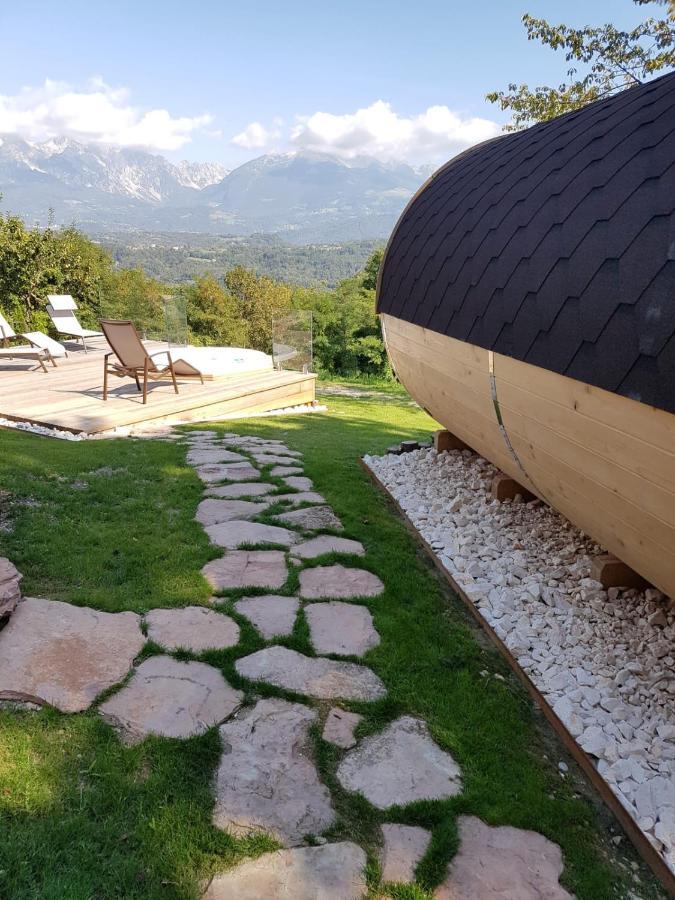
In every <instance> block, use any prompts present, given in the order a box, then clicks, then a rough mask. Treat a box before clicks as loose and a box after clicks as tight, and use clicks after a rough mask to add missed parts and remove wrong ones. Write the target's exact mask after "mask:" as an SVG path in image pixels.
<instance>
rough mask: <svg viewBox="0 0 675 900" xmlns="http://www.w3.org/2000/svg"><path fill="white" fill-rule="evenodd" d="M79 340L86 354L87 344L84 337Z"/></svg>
mask: <svg viewBox="0 0 675 900" xmlns="http://www.w3.org/2000/svg"><path fill="white" fill-rule="evenodd" d="M80 340H81V341H82V346H83V347H84V352H85V353H86V352H87V342H86V341H85V339H84V337H82V338H80Z"/></svg>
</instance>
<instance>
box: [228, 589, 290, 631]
mask: <svg viewBox="0 0 675 900" xmlns="http://www.w3.org/2000/svg"><path fill="white" fill-rule="evenodd" d="M234 605H235V609H236V610H237V612H238V613H239V615H241V616H244V618H245V619H248V620H249V622H251V623H252V624H253V625H254V626H255V628H256V629H257V631H258V633H259V634H260V636H261V637H263V638H265V640H266V641H269V640H271V639H272V638H275V637H285V636H286V635H289V634H291V633H292V632H293V627H294V626H295V618H296V616H297V614H298V608H299V607H300V601H299V600H298V599H297V597H279V596H277V595H276V594H266V595H265V596H264V597H242V599H241V600H237V602H236V603H235V604H234Z"/></svg>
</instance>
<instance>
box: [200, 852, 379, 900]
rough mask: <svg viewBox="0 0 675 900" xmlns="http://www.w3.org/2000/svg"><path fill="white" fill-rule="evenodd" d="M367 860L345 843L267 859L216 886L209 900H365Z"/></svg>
mask: <svg viewBox="0 0 675 900" xmlns="http://www.w3.org/2000/svg"><path fill="white" fill-rule="evenodd" d="M365 865H366V854H365V853H364V852H363V850H362V849H361V848H360V847H358V846H357V845H356V844H353V843H351V842H350V841H344V842H342V843H339V844H324V845H323V846H320V847H297V848H295V849H293V850H278V851H276V852H274V853H264V854H263V855H262V856H259V857H258V858H257V859H254V860H249V861H247V862H244V863H240V864H239V865H238V866H235V867H234V868H233V869H230V870H229V871H228V872H225V874H224V875H216V876H215V878H213V880H212V881H211V883H210V884H209V886H208V888H207V889H206V893H205V894H204V895H203V898H204V900H235V898H236V900H262V898H265V900H361V898H363V897H365V896H366V894H367V885H366V881H365V878H364V876H363V871H364V869H365Z"/></svg>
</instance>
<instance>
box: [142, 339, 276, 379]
mask: <svg viewBox="0 0 675 900" xmlns="http://www.w3.org/2000/svg"><path fill="white" fill-rule="evenodd" d="M170 353H171V359H172V360H173V361H174V363H178V361H179V360H183V361H184V362H186V363H188V364H189V365H191V366H193V367H194V368H195V369H198V370H199V371H200V372H201V373H202V375H203V377H204V378H205V379H208V380H212V379H214V378H232V377H236V376H242V375H251V374H254V373H255V372H271V371H272V370H273V368H274V364H273V362H272V357H271V356H269V355H268V354H267V353H262V352H261V351H260V350H247V349H245V348H243V347H189V346H188V347H172V348H171V350H170ZM155 362H156V363H157V365H160V364H166V357H165V356H164V354H158V355H157V356H155Z"/></svg>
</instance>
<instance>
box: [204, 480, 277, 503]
mask: <svg viewBox="0 0 675 900" xmlns="http://www.w3.org/2000/svg"><path fill="white" fill-rule="evenodd" d="M275 490H276V485H275V484H265V482H264V481H253V482H251V483H250V484H248V483H246V482H243V483H242V484H216V485H213V486H209V487H208V488H207V489H206V493H207V495H208V496H209V497H224V498H227V499H230V498H231V499H235V500H236V499H240V498H242V497H258V496H261V495H263V494H269V493H270V492H271V491H275Z"/></svg>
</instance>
